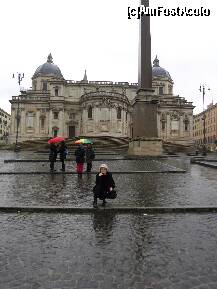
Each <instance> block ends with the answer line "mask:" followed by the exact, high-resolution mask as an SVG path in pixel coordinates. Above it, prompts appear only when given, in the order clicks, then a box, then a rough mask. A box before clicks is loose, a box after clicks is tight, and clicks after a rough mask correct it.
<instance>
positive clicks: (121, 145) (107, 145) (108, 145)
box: [7, 136, 129, 154]
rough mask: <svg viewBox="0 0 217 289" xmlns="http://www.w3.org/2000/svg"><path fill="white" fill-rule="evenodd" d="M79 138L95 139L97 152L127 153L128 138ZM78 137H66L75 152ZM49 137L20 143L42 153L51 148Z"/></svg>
mask: <svg viewBox="0 0 217 289" xmlns="http://www.w3.org/2000/svg"><path fill="white" fill-rule="evenodd" d="M79 138H88V139H91V140H92V141H93V147H94V150H95V152H96V153H117V154H118V153H125V152H126V151H127V149H128V143H129V139H128V138H118V137H109V136H101V137H96V136H93V137H91V136H88V137H85V136H81V137H79ZM79 138H78V137H77V138H73V139H66V141H65V142H66V145H67V147H68V148H69V152H74V151H75V149H76V145H75V144H74V141H75V140H76V139H79ZM47 142H48V139H47V138H44V139H38V140H29V141H25V142H22V143H19V146H20V148H21V150H23V151H36V152H40V153H43V152H44V153H47V152H48V150H49V145H48V143H47ZM13 148H14V144H13V145H11V146H8V147H7V149H13Z"/></svg>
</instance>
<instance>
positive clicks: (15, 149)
mask: <svg viewBox="0 0 217 289" xmlns="http://www.w3.org/2000/svg"><path fill="white" fill-rule="evenodd" d="M12 77H13V78H15V75H14V73H13V76H12ZM23 78H24V73H20V72H17V81H18V84H19V87H20V83H21V81H22V80H23ZM20 91H21V88H20ZM20 91H19V92H20ZM16 120H17V129H16V142H15V148H14V151H15V152H18V151H19V150H20V147H19V146H18V133H19V124H20V95H18V98H17V113H16Z"/></svg>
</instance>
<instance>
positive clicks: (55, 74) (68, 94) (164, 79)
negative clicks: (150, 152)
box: [9, 54, 194, 144]
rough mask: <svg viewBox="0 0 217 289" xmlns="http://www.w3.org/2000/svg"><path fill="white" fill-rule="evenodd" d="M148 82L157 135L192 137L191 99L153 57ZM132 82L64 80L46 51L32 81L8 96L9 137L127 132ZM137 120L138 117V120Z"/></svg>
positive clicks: (129, 130) (129, 132)
mask: <svg viewBox="0 0 217 289" xmlns="http://www.w3.org/2000/svg"><path fill="white" fill-rule="evenodd" d="M152 82H153V89H154V90H155V95H157V96H158V99H159V103H158V112H157V124H158V136H159V138H162V139H163V140H165V141H169V142H173V143H178V144H189V143H192V142H193V108H194V106H193V105H192V102H188V101H186V100H185V98H183V97H180V96H177V95H174V94H173V84H174V83H173V80H172V78H171V76H170V74H169V72H168V71H166V70H165V69H164V68H162V67H160V65H159V60H158V59H157V56H156V58H155V60H154V62H153V68H152ZM137 89H138V84H137V83H128V82H112V81H88V78H87V74H86V71H85V74H84V77H83V79H82V80H81V81H73V80H66V79H65V78H64V77H63V75H62V73H61V70H60V68H59V67H58V66H57V65H55V64H54V63H53V58H52V56H51V54H49V56H48V58H47V62H45V63H44V64H42V65H40V66H39V67H38V68H37V69H36V71H35V73H34V74H33V77H32V87H31V88H30V89H28V90H25V91H21V93H20V95H18V96H12V99H11V100H10V103H11V129H10V138H9V140H10V142H11V143H14V142H15V139H16V131H17V121H18V122H19V125H18V135H19V142H22V141H26V140H36V139H41V138H49V137H53V136H61V137H65V138H73V137H75V136H89V137H90V136H112V137H122V138H130V137H131V136H132V127H133V126H132V104H133V102H134V99H135V97H136V92H137ZM141 125H142V123H141Z"/></svg>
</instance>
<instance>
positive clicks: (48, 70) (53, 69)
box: [33, 53, 63, 79]
mask: <svg viewBox="0 0 217 289" xmlns="http://www.w3.org/2000/svg"><path fill="white" fill-rule="evenodd" d="M50 74H51V75H54V76H55V77H57V78H61V79H63V75H62V73H61V70H60V69H59V67H58V66H57V65H55V64H54V63H53V57H52V55H51V53H50V54H49V55H48V57H47V62H45V63H44V64H42V65H40V66H39V67H38V68H37V69H36V71H35V73H34V75H33V78H35V77H37V76H44V75H50Z"/></svg>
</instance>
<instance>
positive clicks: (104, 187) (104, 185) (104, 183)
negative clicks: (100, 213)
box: [93, 164, 116, 208]
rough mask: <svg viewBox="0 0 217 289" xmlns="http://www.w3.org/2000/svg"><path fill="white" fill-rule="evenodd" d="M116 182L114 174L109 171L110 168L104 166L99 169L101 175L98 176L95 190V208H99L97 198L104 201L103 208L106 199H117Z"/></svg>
mask: <svg viewBox="0 0 217 289" xmlns="http://www.w3.org/2000/svg"><path fill="white" fill-rule="evenodd" d="M114 188H115V182H114V180H113V177H112V174H111V173H110V172H109V171H108V166H107V165H106V164H102V165H101V166H100V167H99V173H98V174H97V175H96V185H95V186H94V188H93V193H94V202H93V207H94V208H97V198H99V199H100V200H102V201H103V202H102V206H105V204H106V201H105V199H106V198H108V199H115V198H116V192H115V191H114Z"/></svg>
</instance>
